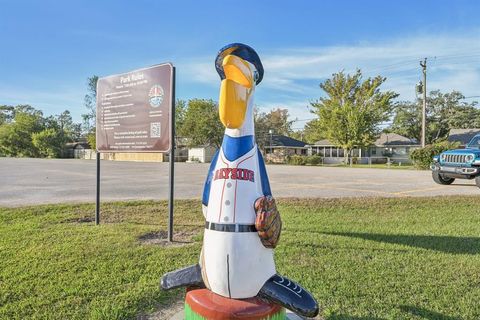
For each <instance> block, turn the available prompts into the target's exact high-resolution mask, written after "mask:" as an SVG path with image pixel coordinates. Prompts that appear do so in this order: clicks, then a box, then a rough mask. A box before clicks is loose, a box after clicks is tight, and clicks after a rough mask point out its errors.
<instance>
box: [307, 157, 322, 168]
mask: <svg viewBox="0 0 480 320" xmlns="http://www.w3.org/2000/svg"><path fill="white" fill-rule="evenodd" d="M321 162H322V157H320V156H317V155H313V156H308V157H305V164H308V165H311V166H316V165H318V164H320V163H321Z"/></svg>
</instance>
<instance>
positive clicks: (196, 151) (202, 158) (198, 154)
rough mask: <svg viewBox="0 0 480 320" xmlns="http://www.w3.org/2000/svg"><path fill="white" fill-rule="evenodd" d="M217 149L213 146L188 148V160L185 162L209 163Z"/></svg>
mask: <svg viewBox="0 0 480 320" xmlns="http://www.w3.org/2000/svg"><path fill="white" fill-rule="evenodd" d="M216 151H217V148H215V147H213V146H198V147H194V148H188V160H187V162H201V163H206V162H211V161H212V158H213V156H214V155H215V152H216Z"/></svg>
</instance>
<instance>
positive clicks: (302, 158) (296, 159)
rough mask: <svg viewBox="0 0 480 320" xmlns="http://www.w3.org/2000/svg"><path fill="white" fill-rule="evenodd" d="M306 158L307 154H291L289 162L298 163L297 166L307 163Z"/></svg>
mask: <svg viewBox="0 0 480 320" xmlns="http://www.w3.org/2000/svg"><path fill="white" fill-rule="evenodd" d="M305 158H306V157H305V156H300V155H297V154H294V155H293V156H290V157H288V158H287V163H288V164H293V165H297V166H303V165H305Z"/></svg>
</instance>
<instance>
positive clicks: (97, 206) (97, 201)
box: [95, 151, 100, 226]
mask: <svg viewBox="0 0 480 320" xmlns="http://www.w3.org/2000/svg"><path fill="white" fill-rule="evenodd" d="M96 154H97V156H96V161H97V196H96V199H95V225H97V226H98V225H99V224H100V152H98V151H97V153H96Z"/></svg>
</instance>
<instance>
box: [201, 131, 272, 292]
mask: <svg viewBox="0 0 480 320" xmlns="http://www.w3.org/2000/svg"><path fill="white" fill-rule="evenodd" d="M249 139H251V140H250V141H251V142H250V143H249V142H247V141H246V140H249ZM236 144H241V146H242V148H237V146H236ZM249 145H251V149H250V150H245V149H246V148H245V146H249ZM242 149H243V150H242ZM225 150H237V153H238V154H234V153H232V152H227V154H225ZM242 153H243V154H242ZM266 195H271V192H270V185H269V183H268V177H267V175H266V171H265V164H264V161H263V158H262V156H261V154H260V152H259V151H258V148H257V146H256V145H255V144H254V143H253V136H248V137H246V139H245V137H241V138H232V137H229V136H225V139H224V143H223V145H222V148H220V150H219V152H217V154H216V155H215V157H214V159H213V160H212V164H211V166H210V170H209V173H208V176H207V181H206V183H205V190H204V195H203V201H202V202H203V205H204V206H205V207H206V208H207V209H206V210H205V211H206V212H204V214H205V219H206V229H205V235H204V243H203V254H202V257H201V261H200V264H201V266H202V273H203V274H202V276H203V278H204V282H205V284H206V285H207V286H208V287H209V288H210V290H212V291H213V292H215V293H217V294H220V295H222V296H226V297H231V298H248V297H253V296H255V295H256V294H257V293H258V291H259V290H260V289H261V287H262V286H263V284H264V283H265V282H266V281H267V280H268V279H269V278H271V277H272V276H273V275H274V274H275V273H276V272H275V264H274V261H273V251H272V250H271V249H267V248H265V247H264V246H263V245H262V243H261V241H260V238H259V236H258V234H257V232H256V231H255V228H254V227H253V226H254V224H255V217H256V213H255V210H254V207H253V204H254V203H255V200H256V199H258V198H259V197H261V196H266ZM212 223H213V224H214V228H210V226H211V225H212ZM250 227H251V228H250ZM227 230H230V231H227ZM252 270H255V272H252Z"/></svg>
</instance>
